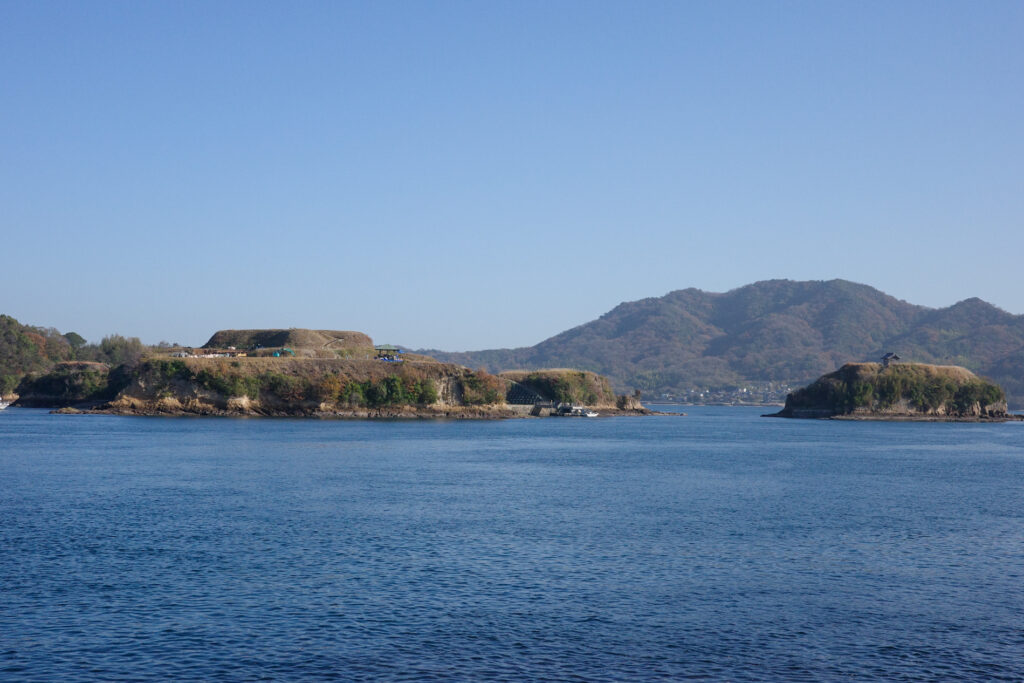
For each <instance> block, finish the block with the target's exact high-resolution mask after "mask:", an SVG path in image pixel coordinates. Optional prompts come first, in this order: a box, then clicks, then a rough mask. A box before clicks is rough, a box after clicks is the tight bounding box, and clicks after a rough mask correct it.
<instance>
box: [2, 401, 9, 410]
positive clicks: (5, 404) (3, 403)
mask: <svg viewBox="0 0 1024 683" xmlns="http://www.w3.org/2000/svg"><path fill="white" fill-rule="evenodd" d="M9 405H11V402H10V401H4V400H2V399H0V410H3V409H4V408H6V407H7V406H9Z"/></svg>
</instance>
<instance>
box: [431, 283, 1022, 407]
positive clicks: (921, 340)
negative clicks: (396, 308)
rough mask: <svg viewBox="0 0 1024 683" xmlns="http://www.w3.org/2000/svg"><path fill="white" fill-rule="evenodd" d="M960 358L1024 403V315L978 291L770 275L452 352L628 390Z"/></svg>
mask: <svg viewBox="0 0 1024 683" xmlns="http://www.w3.org/2000/svg"><path fill="white" fill-rule="evenodd" d="M890 351H891V352H895V353H897V354H898V355H899V356H900V357H901V358H902V359H904V360H907V361H917V362H926V363H937V364H951V365H962V366H964V367H966V368H968V369H970V370H972V371H974V372H976V373H977V374H979V375H982V376H986V377H989V378H990V379H993V380H995V381H997V382H999V383H1000V384H1001V385H1002V386H1003V388H1004V389H1006V392H1007V395H1008V398H1009V400H1010V404H1011V406H1020V405H1024V316H1021V315H1012V314H1010V313H1007V312H1006V311H1003V310H1001V309H999V308H996V307H995V306H993V305H991V304H989V303H986V302H984V301H982V300H981V299H977V298H971V299H966V300H964V301H961V302H959V303H957V304H954V305H952V306H949V307H948V308H940V309H933V308H928V307H925V306H916V305H914V304H910V303H907V302H905V301H901V300H899V299H896V298H894V297H892V296H889V295H888V294H885V293H884V292H880V291H878V290H877V289H874V288H872V287H869V286H867V285H862V284H857V283H854V282H848V281H845V280H830V281H827V282H821V281H812V282H794V281H791V280H768V281H764V282H757V283H754V284H751V285H747V286H745V287H740V288H738V289H734V290H732V291H729V292H725V293H714V292H704V291H701V290H699V289H692V288H691V289H683V290H679V291H675V292H671V293H669V294H666V295H665V296H662V297H658V298H650V299H642V300H640V301H631V302H627V303H623V304H620V305H618V306H616V307H615V308H614V309H612V310H611V311H609V312H608V313H605V314H604V315H602V316H601V317H600V318H598V319H597V320H594V321H592V322H589V323H586V324H584V325H580V326H579V327H574V328H573V329H571V330H568V331H566V332H562V333H561V334H558V335H556V336H554V337H551V338H550V339H546V340H544V341H542V342H540V343H539V344H537V345H536V346H530V347H525V348H517V349H494V350H488V351H472V352H463V353H451V352H445V351H438V350H423V351H421V352H422V353H426V354H429V355H431V356H434V357H436V358H438V359H440V360H444V361H450V362H456V363H461V364H463V365H466V366H469V367H473V368H476V367H483V368H485V369H487V370H489V371H491V372H497V371H501V370H512V369H527V368H540V367H573V368H579V369H584V370H593V371H595V372H599V373H601V374H604V375H607V376H608V377H609V378H610V379H611V381H612V383H613V385H614V386H615V387H616V388H617V389H619V390H624V389H627V390H628V389H641V390H643V391H644V393H645V394H646V395H648V396H661V395H663V394H672V395H687V394H688V393H689V392H691V391H692V390H694V389H720V388H727V387H738V386H744V385H748V384H755V383H767V382H773V383H781V384H791V385H794V386H797V385H803V384H806V383H808V382H810V381H812V380H814V379H815V378H817V377H818V376H820V375H822V374H824V373H827V372H831V371H833V370H835V369H836V368H838V367H839V366H841V365H842V364H843V363H846V362H850V361H867V360H878V358H879V357H881V356H882V355H883V354H885V353H887V352H890Z"/></svg>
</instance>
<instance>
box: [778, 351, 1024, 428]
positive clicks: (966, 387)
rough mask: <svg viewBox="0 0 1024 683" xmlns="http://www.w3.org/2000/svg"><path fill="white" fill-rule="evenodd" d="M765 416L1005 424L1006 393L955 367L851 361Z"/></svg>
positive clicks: (1008, 414) (800, 390) (1009, 417)
mask: <svg viewBox="0 0 1024 683" xmlns="http://www.w3.org/2000/svg"><path fill="white" fill-rule="evenodd" d="M765 417H792V418H810V419H837V420H894V421H933V422H938V421H942V422H953V421H955V422H1002V421H1007V420H1018V419H1024V418H1022V417H1021V416H1018V415H1013V414H1011V413H1008V412H1007V407H1006V394H1005V392H1004V391H1003V389H1002V388H1001V387H1000V386H999V385H997V384H995V383H993V382H990V381H989V380H986V379H983V378H981V377H978V376H977V375H975V374H974V373H973V372H971V371H970V370H968V369H966V368H962V367H959V366H955V365H929V364H925V363H893V364H883V363H847V364H846V365H844V366H843V367H841V368H839V369H838V370H836V371H835V372H832V373H829V374H827V375H824V376H822V377H820V378H819V379H817V380H816V381H814V382H813V383H811V384H810V385H808V386H806V387H804V388H803V389H799V390H797V391H794V392H793V393H791V394H789V396H787V397H786V405H785V407H784V408H783V409H782V410H781V411H779V412H778V413H774V414H771V415H765Z"/></svg>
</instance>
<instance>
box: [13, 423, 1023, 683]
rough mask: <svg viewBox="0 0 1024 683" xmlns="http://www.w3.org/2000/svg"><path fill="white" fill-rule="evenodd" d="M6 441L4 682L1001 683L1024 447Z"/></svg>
mask: <svg viewBox="0 0 1024 683" xmlns="http://www.w3.org/2000/svg"><path fill="white" fill-rule="evenodd" d="M687 410H688V411H689V412H690V415H688V416H686V417H645V418H607V419H569V418H566V419H555V418H549V419H532V420H509V421H486V422H475V421H451V422H446V421H387V422H384V421H380V422H369V421H366V422H361V421H317V420H285V419H189V418H180V419H179V418H125V417H111V416H57V415H50V414H48V413H47V412H45V411H39V410H29V409H15V408H12V409H8V410H6V411H3V412H2V413H0V678H3V679H5V680H19V681H20V680H40V681H43V680H47V681H50V680H54V681H55V680H62V681H74V680H139V679H163V680H173V679H178V680H182V679H184V680H253V679H264V680H298V679H302V680H321V679H337V680H373V681H379V680H520V679H522V680H588V681H602V680H657V679H664V680H678V679H683V678H688V677H691V678H708V679H716V680H733V681H743V680H808V681H810V680H815V681H816V680H834V679H856V680H1000V679H1002V680H1020V679H1021V678H1024V495H1022V493H1024V424H1020V423H1009V424H984V425H982V424H921V423H871V422H831V421H793V420H769V419H763V418H761V417H759V414H760V412H762V410H759V409H749V408H691V409H687Z"/></svg>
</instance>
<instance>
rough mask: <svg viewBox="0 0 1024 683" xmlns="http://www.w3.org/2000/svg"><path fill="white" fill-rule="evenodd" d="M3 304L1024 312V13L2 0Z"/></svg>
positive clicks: (438, 342)
mask: <svg viewBox="0 0 1024 683" xmlns="http://www.w3.org/2000/svg"><path fill="white" fill-rule="evenodd" d="M0 237H2V247H0V249H2V252H0V253H2V260H0V264H2V282H3V286H2V290H0V313H7V314H9V315H13V316H14V317H16V318H18V319H19V320H20V321H21V322H24V323H29V324H35V325H44V326H54V327H57V328H59V329H60V330H61V331H69V330H73V331H76V332H78V333H80V334H82V335H83V336H85V337H86V338H88V339H89V340H91V341H98V340H99V339H100V338H102V336H103V335H105V334H109V333H119V334H124V335H127V336H139V337H141V338H142V340H143V341H144V342H147V343H155V342H157V341H160V340H166V341H172V342H182V343H185V344H201V343H203V342H204V341H205V340H206V339H207V338H208V336H209V335H210V334H211V333H212V332H213V331H214V330H216V329H218V328H250V327H311V328H331V329H356V330H361V331H364V332H366V333H368V334H370V335H371V336H372V337H373V338H374V339H375V340H376V341H377V342H378V343H385V342H391V343H401V344H409V345H411V346H413V347H433V348H442V349H445V350H453V351H456V350H474V349H483V348H495V347H506V346H522V345H530V344H534V343H536V342H538V341H541V340H542V339H544V338H546V337H548V336H551V335H553V334H556V333H558V332H560V331H562V330H565V329H568V328H570V327H573V326H575V325H579V324H581V323H584V322H586V321H588V320H591V319H593V318H596V317H597V316H599V315H600V314H602V313H604V312H606V311H608V310H610V309H611V308H613V307H614V306H615V305H617V304H618V303H620V302H622V301H629V300H634V299H639V298H644V297H650V296H661V295H663V294H665V293H667V292H669V291H672V290H675V289H682V288H686V287H697V288H700V289H704V290H707V291H727V290H729V289H733V288H735V287H739V286H742V285H744V284H748V283H750V282H754V281H757V280H762V279H768V278H790V279H798V280H804V279H815V280H817V279H831V278H837V277H838V278H845V279H849V280H854V281H857V282H863V283H866V284H869V285H872V286H874V287H877V288H879V289H881V290H883V291H885V292H887V293H889V294H892V295H894V296H896V297H899V298H901V299H906V300H908V301H910V302H912V303H917V304H923V305H927V306H933V307H939V306H947V305H950V304H952V303H955V302H956V301H959V300H961V299H964V298H967V297H971V296H978V297H981V298H983V299H985V300H987V301H989V302H991V303H994V304H996V305H998V306H1000V307H1002V308H1004V309H1006V310H1008V311H1010V312H1012V313H1018V314H1020V313H1024V275H1022V270H1024V269H1022V262H1024V2H1019V1H1017V0H1014V1H1012V2H1000V1H996V0H991V1H985V2H977V1H974V0H971V1H965V2H941V1H935V0H928V1H924V2H913V1H904V0H900V1H898V2H893V1H892V0H884V1H879V2H872V1H862V0H857V1H854V0H849V1H847V2H821V1H818V0H815V1H812V2H798V1H795V0H794V1H786V2H771V1H769V0H758V1H752V2H732V1H728V0H726V1H710V0H709V1H708V2H687V1H683V0H673V1H671V2H657V1H653V0H645V1H644V2H625V1H624V2H598V1H597V0H584V1H581V2H570V1H565V0H544V1H541V2H529V1H526V0H515V1H514V2H498V1H494V0H487V1H486V2H478V1H472V2H469V1H467V2H423V1H419V0H417V1H409V2H337V1H328V2H312V1H305V0H304V1H303V2H297V3H296V2H275V3H267V2H256V1H253V0H245V1H244V2H242V1H239V2H206V1H205V0H204V1H201V2H188V1H179V0H175V1H173V2H136V1H135V0H125V1H120V2H106V1H102V0H96V1H93V2H80V1H78V0H75V1H73V2H47V1H44V0H33V1H32V2H20V1H15V0H0Z"/></svg>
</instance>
